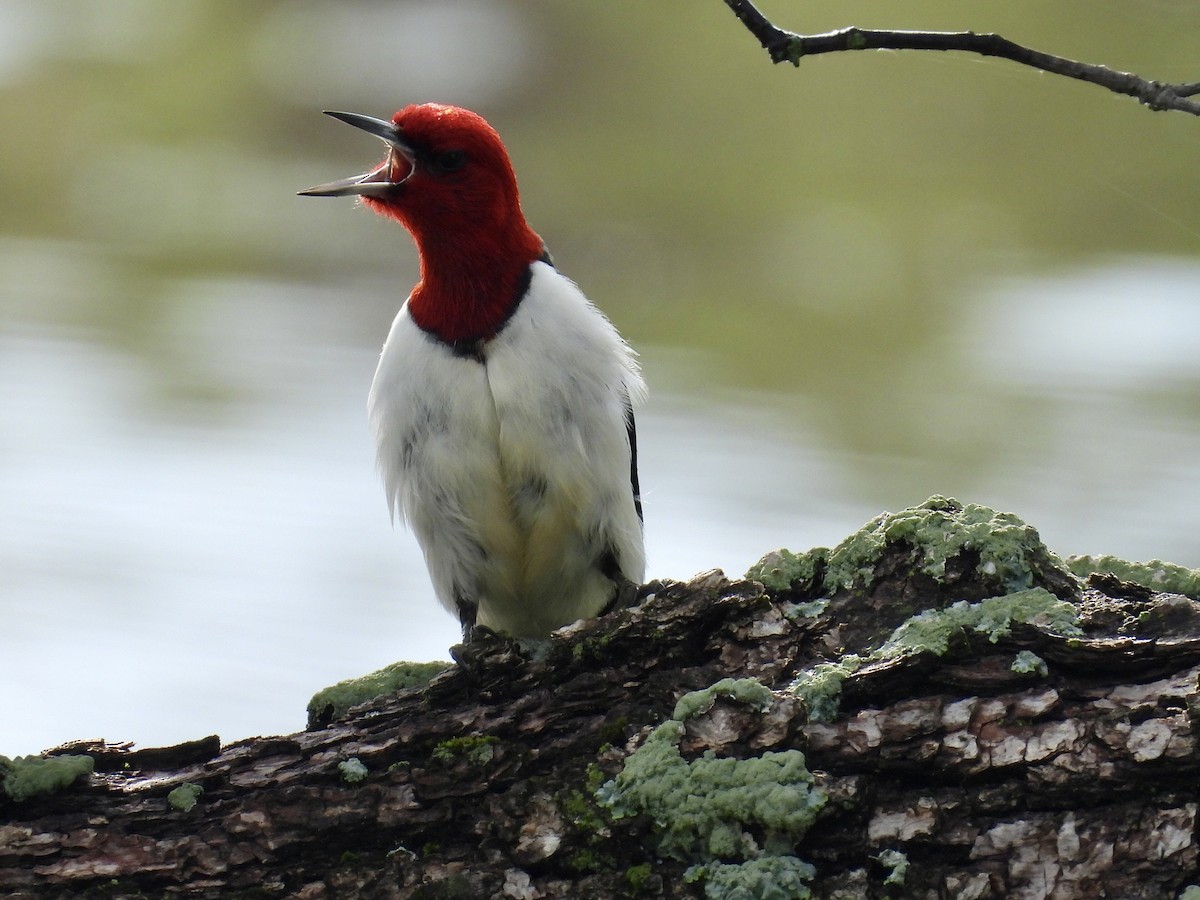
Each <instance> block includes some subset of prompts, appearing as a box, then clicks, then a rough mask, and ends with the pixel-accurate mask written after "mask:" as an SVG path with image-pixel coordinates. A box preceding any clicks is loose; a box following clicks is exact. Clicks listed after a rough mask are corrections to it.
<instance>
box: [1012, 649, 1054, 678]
mask: <svg viewBox="0 0 1200 900" xmlns="http://www.w3.org/2000/svg"><path fill="white" fill-rule="evenodd" d="M1009 668H1010V669H1011V670H1012V671H1014V672H1016V673H1017V674H1018V675H1039V676H1041V677H1042V678H1045V677H1046V676H1047V675H1049V674H1050V667H1049V666H1047V665H1046V661H1045V660H1044V659H1042V658H1041V657H1040V656H1038V655H1037V654H1036V653H1034V652H1033V651H1032V650H1022V651H1021V652H1020V653H1018V654H1017V655H1016V656H1015V657H1013V661H1012V665H1011V666H1009Z"/></svg>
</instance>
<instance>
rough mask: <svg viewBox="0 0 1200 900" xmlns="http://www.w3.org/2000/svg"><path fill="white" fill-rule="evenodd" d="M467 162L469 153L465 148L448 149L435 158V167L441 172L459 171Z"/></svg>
mask: <svg viewBox="0 0 1200 900" xmlns="http://www.w3.org/2000/svg"><path fill="white" fill-rule="evenodd" d="M466 164H467V154H466V151H463V150H446V151H445V152H443V153H439V154H438V155H437V156H435V157H434V158H433V167H434V169H436V170H437V171H439V172H457V171H458V170H459V169H461V168H462V167H463V166H465V165H466Z"/></svg>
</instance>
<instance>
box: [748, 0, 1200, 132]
mask: <svg viewBox="0 0 1200 900" xmlns="http://www.w3.org/2000/svg"><path fill="white" fill-rule="evenodd" d="M725 5H726V6H728V7H729V8H730V9H731V10H733V13H734V15H736V16H737V17H738V19H739V20H741V22H742V24H743V25H745V26H746V28H747V29H749V31H750V33H751V34H753V35H754V36H755V37H756V38H758V42H759V43H760V44H762V46H763V49H764V50H766V51H767V53H769V54H770V55H771V61H772V62H776V63H781V62H790V63H791V64H792V65H794V66H799V65H800V59H801V57H804V56H816V55H817V54H819V53H836V52H839V51H842V50H961V51H965V52H967V53H979V54H981V55H983V56H995V57H999V58H1001V59H1008V60H1011V61H1013V62H1015V63H1020V64H1021V65H1025V66H1032V67H1033V68H1035V69H1041V70H1042V71H1044V72H1051V73H1053V74H1055V75H1065V76H1066V77H1067V78H1075V79H1078V80H1079V81H1087V82H1089V83H1091V84H1098V85H1100V86H1101V87H1105V88H1108V89H1109V90H1110V91H1114V92H1115V93H1118V94H1127V95H1128V96H1130V97H1133V98H1135V99H1136V100H1137V101H1138V102H1140V103H1143V104H1145V105H1146V106H1148V107H1150V109H1154V110H1167V109H1177V110H1181V111H1183V112H1188V113H1191V114H1192V115H1200V101H1196V100H1191V99H1189V98H1190V97H1193V96H1195V95H1196V94H1200V82H1192V83H1185V84H1165V83H1163V82H1160V81H1149V80H1147V79H1145V78H1141V77H1139V76H1137V75H1132V74H1130V73H1128V72H1118V71H1116V70H1114V69H1109V68H1107V67H1105V66H1097V65H1093V64H1091V63H1082V62H1077V61H1076V60H1073V59H1065V58H1064V57H1061V56H1052V55H1051V54H1049V53H1042V52H1040V51H1038V50H1031V49H1030V48H1029V47H1024V46H1022V45H1020V44H1017V43H1014V42H1013V41H1010V40H1008V39H1007V38H1004V37H1001V36H1000V35H998V34H976V33H975V32H973V31H883V30H877V29H869V28H855V27H853V26H851V27H849V28H842V29H839V30H838V31H829V32H826V33H825V34H796V33H795V32H792V31H786V30H784V29H782V28H779V27H778V26H776V25H774V24H772V23H771V21H770V20H768V19H767V17H766V16H764V15H763V14H762V13H761V12H759V10H758V9H757V7H755V5H754V4H753V3H752V2H751V0H725Z"/></svg>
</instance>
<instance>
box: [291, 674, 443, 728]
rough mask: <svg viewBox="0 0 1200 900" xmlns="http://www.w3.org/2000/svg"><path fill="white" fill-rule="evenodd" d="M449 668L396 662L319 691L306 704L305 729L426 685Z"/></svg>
mask: <svg viewBox="0 0 1200 900" xmlns="http://www.w3.org/2000/svg"><path fill="white" fill-rule="evenodd" d="M451 665H452V664H451V663H448V662H398V663H393V664H392V665H390V666H386V667H385V668H382V669H380V670H379V671H377V672H371V673H370V674H369V675H364V676H362V677H361V678H350V679H348V680H346V681H339V682H338V683H337V684H335V685H333V686H332V687H327V688H325V689H323V690H320V691H318V692H317V693H316V694H314V695H313V698H312V699H311V700H309V701H308V727H309V728H315V727H317V726H318V725H322V724H326V723H328V722H331V721H333V720H334V719H336V718H339V717H340V716H342V715H344V714H345V713H346V712H347V711H348V710H349V709H350V708H351V707H354V706H358V705H359V704H361V703H366V702H367V701H368V700H374V699H375V698H376V697H382V696H385V695H387V694H394V693H396V692H397V691H401V690H404V689H405V688H411V687H419V686H421V685H423V684H427V683H428V682H429V681H431V680H432V679H433V678H434V676H435V675H438V674H440V673H442V672H444V671H445V670H446V669H448V668H450V666H451Z"/></svg>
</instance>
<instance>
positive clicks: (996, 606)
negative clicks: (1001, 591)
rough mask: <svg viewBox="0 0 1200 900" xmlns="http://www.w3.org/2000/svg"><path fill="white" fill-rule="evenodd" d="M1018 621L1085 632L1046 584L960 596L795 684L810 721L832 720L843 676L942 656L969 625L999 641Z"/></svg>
mask: <svg viewBox="0 0 1200 900" xmlns="http://www.w3.org/2000/svg"><path fill="white" fill-rule="evenodd" d="M1018 623H1021V624H1029V625H1036V626H1037V627H1039V628H1041V629H1043V630H1044V631H1048V632H1051V633H1054V634H1061V635H1068V636H1076V635H1080V634H1082V633H1083V632H1082V631H1081V630H1080V628H1079V615H1078V610H1077V609H1076V608H1075V606H1074V605H1072V604H1070V603H1067V602H1066V601H1065V600H1059V599H1058V598H1057V597H1055V596H1054V595H1053V594H1051V593H1050V592H1049V591H1047V590H1046V589H1045V588H1030V589H1029V590H1025V591H1017V592H1016V593H1013V594H1005V595H1004V596H1001V597H988V598H987V599H985V600H981V601H979V602H978V603H967V602H966V601H965V600H960V601H959V602H957V603H955V604H953V605H951V606H948V607H946V608H945V609H932V610H926V611H924V612H921V613H918V614H917V615H915V616H912V617H910V618H909V619H908V620H906V621H905V622H903V623H901V625H900V626H899V627H898V628H897V629H896V630H895V631H893V632H892V635H891V637H889V638H888V639H887V640H886V641H885V642H884V643H883V644H882V645H881V646H879V647H878V648H876V649H875V650H874V651H872V652H871V653H870V654H868V655H867V656H857V655H853V654H851V655H847V656H844V657H842V658H841V659H838V660H835V661H833V662H825V663H820V664H818V665H816V666H812V667H811V668H809V669H806V670H805V671H803V672H801V673H800V674H799V675H798V676H797V677H796V679H795V681H793V682H792V685H791V690H792V691H793V692H794V693H795V694H796V695H797V696H798V697H800V698H801V699H802V700H803V701H804V704H805V708H806V709H807V710H808V717H809V720H810V721H813V722H828V721H831V720H832V719H833V718H834V717H835V716H836V715H837V711H838V698H839V696H840V694H841V688H842V682H843V681H844V680H845V679H846V678H848V677H850V676H851V675H853V674H854V673H855V672H857V671H858V670H859V669H861V668H862V667H863V666H865V665H866V664H868V663H873V662H880V661H883V660H888V659H894V658H896V657H899V656H905V655H908V654H914V653H932V654H934V655H935V656H942V655H944V654H945V653H946V651H947V650H949V649H950V642H951V640H952V639H953V638H954V637H955V636H956V635H960V634H963V633H965V632H968V631H970V632H974V633H976V634H981V635H984V636H985V637H987V639H988V640H989V641H991V642H992V643H995V642H996V641H998V640H1000V639H1001V638H1003V637H1006V636H1007V635H1008V634H1009V632H1010V631H1011V630H1012V626H1013V625H1014V624H1018ZM1031 655H1032V654H1031Z"/></svg>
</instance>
